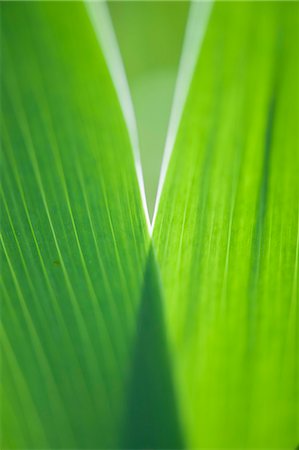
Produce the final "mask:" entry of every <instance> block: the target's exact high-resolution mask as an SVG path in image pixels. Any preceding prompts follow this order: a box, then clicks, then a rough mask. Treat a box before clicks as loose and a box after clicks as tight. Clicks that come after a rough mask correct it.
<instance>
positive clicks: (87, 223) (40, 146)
mask: <svg viewBox="0 0 299 450" xmlns="http://www.w3.org/2000/svg"><path fill="white" fill-rule="evenodd" d="M1 14H2V30H1V48H2V64H3V67H4V69H5V70H4V71H3V73H2V76H1V82H2V108H1V115H2V117H1V126H2V129H1V138H2V147H3V157H2V193H1V194H2V195H1V198H2V235H1V242H2V251H3V253H2V257H1V261H2V273H3V278H2V297H3V301H2V311H1V312H2V318H3V324H2V328H1V335H2V399H1V430H2V447H4V448H98V447H104V448H117V447H118V446H119V445H120V439H121V433H122V427H123V424H122V421H123V417H124V415H125V414H126V411H125V410H126V401H125V396H126V395H127V394H126V383H127V381H128V379H129V374H130V365H131V353H132V351H133V342H134V337H135V330H136V318H137V313H138V306H139V302H140V296H141V289H142V286H143V272H144V268H145V265H146V259H147V247H148V244H149V237H148V231H147V227H146V222H145V217H144V211H143V207H142V203H141V197H140V192H139V186H138V183H137V177H136V170H135V166H134V160H133V153H132V148H131V143H130V139H129V136H128V131H127V127H126V125H125V121H124V117H123V114H122V111H121V109H120V106H119V102H118V99H117V96H116V92H115V90H114V87H113V85H112V81H111V77H110V75H109V73H108V70H107V67H106V62H105V61H104V58H103V55H102V50H101V48H100V46H99V43H98V41H97V37H96V33H95V31H94V29H93V27H92V24H91V21H90V18H89V16H88V13H87V10H86V9H85V6H84V5H83V4H82V3H80V2H73V3H68V2H65V3H64V2H62V3H58V2H57V3H54V2H53V3H50V2H36V3H34V2H24V3H22V2H6V3H1Z"/></svg>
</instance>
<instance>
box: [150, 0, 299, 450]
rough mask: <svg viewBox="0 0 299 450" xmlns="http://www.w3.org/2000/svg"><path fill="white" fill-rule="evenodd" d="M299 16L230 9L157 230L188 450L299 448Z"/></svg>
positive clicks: (191, 110)
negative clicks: (201, 449) (213, 449)
mask: <svg viewBox="0 0 299 450" xmlns="http://www.w3.org/2000/svg"><path fill="white" fill-rule="evenodd" d="M298 42H299V4H298V3H287V2H273V3H269V2H267V3H258V2H252V3H241V2H232V3H226V2H225V3H216V4H215V5H214V8H213V12H212V16H211V19H210V22H209V25H208V29H207V33H206V36H205V40H204V44H203V48H202V51H201V54H200V57H199V60H198V64H197V67H196V70H195V74H194V78H193V82H192V85H191V90H190V93H189V96H188V99H187V103H186V106H185V110H184V114H183V118H182V121H181V124H180V128H179V132H178V137H177V140H176V144H175V147H174V151H173V154H172V158H171V162H170V166H169V170H168V173H167V177H166V182H165V185H164V191H163V195H162V199H161V203H160V207H159V212H158V216H157V221H156V225H155V229H154V243H155V246H156V248H157V256H158V264H159V266H160V269H161V273H162V280H163V284H164V291H165V302H164V309H165V315H166V326H167V332H168V336H169V342H170V347H171V358H172V364H173V373H174V378H175V389H176V393H177V398H178V409H179V411H180V414H181V418H182V421H183V428H184V430H185V431H186V436H187V446H188V448H238V449H244V448H267V449H270V448H290V449H292V448H293V449H294V448H295V447H296V445H298V442H299V376H298V373H299V348H298V347H299V339H298V333H299V331H298V330H299V327H298V298H299V296H298V257H299V224H298V214H299V205H298V203H299V177H298V174H299V155H298V153H299V152H298V150H299V135H298V133H299V128H298V123H299V110H298V108H299V83H298V80H299V60H298Z"/></svg>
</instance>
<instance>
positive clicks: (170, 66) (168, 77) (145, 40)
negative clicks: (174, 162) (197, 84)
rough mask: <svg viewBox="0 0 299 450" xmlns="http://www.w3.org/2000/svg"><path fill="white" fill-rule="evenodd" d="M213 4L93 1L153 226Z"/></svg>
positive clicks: (92, 11) (93, 16)
mask: <svg viewBox="0 0 299 450" xmlns="http://www.w3.org/2000/svg"><path fill="white" fill-rule="evenodd" d="M211 4H212V2H203V3H202V2H199V3H191V6H190V3H189V2H187V1H182V2H177V1H167V2H166V1H165V2H164V1H162V2H150V1H146V2H142V1H137V2H130V1H125V2H110V3H107V5H108V6H107V5H106V4H105V3H101V2H100V3H93V2H91V3H87V8H88V10H89V12H90V15H91V19H92V21H93V23H94V28H95V31H96V33H97V35H98V38H99V41H100V45H101V47H102V49H103V52H104V54H105V57H106V61H107V64H108V67H109V70H110V73H111V76H112V78H113V81H114V84H115V87H116V91H117V94H118V97H119V100H120V103H121V106H122V109H123V113H124V116H125V120H126V123H127V127H128V131H129V134H130V138H131V141H132V146H133V151H134V157H135V163H136V169H137V176H138V181H139V185H140V189H141V195H142V200H143V205H144V210H145V214H146V217H147V221H148V225H149V229H150V231H151V230H152V228H153V223H154V220H155V215H156V213H157V208H158V204H159V200H160V196H161V192H162V186H163V183H164V179H165V176H166V171H167V167H168V163H169V160H170V155H171V152H172V148H173V145H174V142H175V136H176V132H177V129H178V126H179V122H180V117H181V114H182V111H183V106H184V103H185V100H186V97H187V93H188V89H189V85H190V83H191V79H192V74H193V71H194V66H195V63H196V61H197V56H198V52H199V48H200V44H201V41H202V38H203V35H204V32H205V28H206V23H207V21H208V17H209V13H210V10H211Z"/></svg>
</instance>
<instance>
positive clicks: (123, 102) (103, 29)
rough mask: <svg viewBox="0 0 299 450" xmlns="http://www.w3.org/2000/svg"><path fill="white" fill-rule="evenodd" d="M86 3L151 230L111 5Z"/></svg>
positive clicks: (132, 111) (127, 88)
mask: <svg viewBox="0 0 299 450" xmlns="http://www.w3.org/2000/svg"><path fill="white" fill-rule="evenodd" d="M85 6H86V9H87V11H88V14H89V17H90V19H91V22H92V24H93V27H94V30H95V33H96V36H97V38H98V42H99V45H100V47H101V49H102V51H103V54H104V57H105V60H106V63H107V66H108V69H109V72H110V75H111V78H112V81H113V83H114V86H115V89H116V93H117V95H118V99H119V102H120V106H121V109H122V112H123V115H124V119H125V122H126V125H127V129H128V133H129V137H130V141H131V145H132V148H133V154H134V161H135V167H136V173H137V179H138V183H139V189H140V194H141V200H142V205H143V209H144V213H145V218H146V222H147V226H148V229H149V232H150V233H151V223H150V219H149V213H148V208H147V202H146V195H145V189H144V180H143V173H142V166H141V159H140V150H139V139H138V131H137V123H136V118H135V113H134V108H133V103H132V98H131V94H130V89H129V85H128V81H127V77H126V73H125V68H124V64H123V61H122V57H121V54H120V50H119V46H118V42H117V39H116V36H115V33H114V29H113V25H112V22H111V17H110V14H109V11H108V6H107V4H106V2H105V1H100V2H97V1H85Z"/></svg>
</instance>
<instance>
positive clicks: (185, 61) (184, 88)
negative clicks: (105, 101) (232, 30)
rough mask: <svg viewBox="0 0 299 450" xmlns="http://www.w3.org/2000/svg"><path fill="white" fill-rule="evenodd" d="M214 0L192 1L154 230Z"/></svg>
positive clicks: (167, 138)
mask: <svg viewBox="0 0 299 450" xmlns="http://www.w3.org/2000/svg"><path fill="white" fill-rule="evenodd" d="M212 3H213V0H210V1H206V2H198V1H193V2H192V3H191V6H190V12H189V17H188V23H187V27H186V34H185V38H184V44H183V50H182V56H181V59H180V64H179V70H178V76H177V81H176V86H175V91H174V97H173V102H172V108H171V115H170V120H169V126H168V132H167V136H166V143H165V148H164V154H163V159H162V164H161V171H160V177H159V183H158V190H157V196H156V201H155V208H154V215H153V220H152V224H151V227H150V233H151V234H152V232H153V229H154V224H155V220H156V216H157V212H158V207H159V203H160V199H161V194H162V190H163V186H164V183H165V178H166V173H167V169H168V165H169V161H170V158H171V154H172V151H173V147H174V144H175V140H176V136H177V132H178V128H179V124H180V120H181V117H182V113H183V110H184V106H185V103H186V99H187V95H188V92H189V89H190V85H191V81H192V77H193V73H194V70H195V66H196V62H197V59H198V55H199V52H200V49H201V45H202V42H203V38H204V35H205V31H206V27H207V24H208V21H209V17H210V13H211V10H212Z"/></svg>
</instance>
